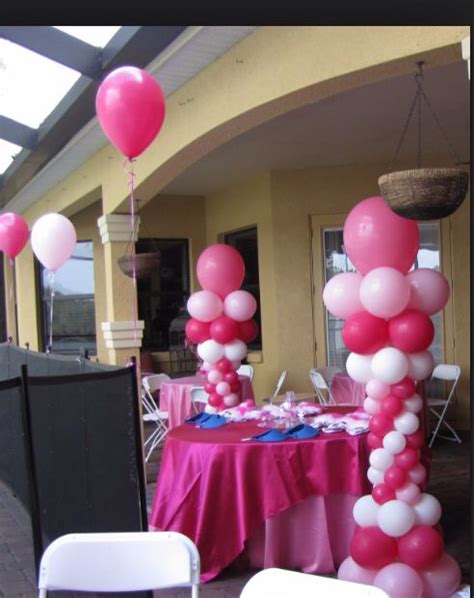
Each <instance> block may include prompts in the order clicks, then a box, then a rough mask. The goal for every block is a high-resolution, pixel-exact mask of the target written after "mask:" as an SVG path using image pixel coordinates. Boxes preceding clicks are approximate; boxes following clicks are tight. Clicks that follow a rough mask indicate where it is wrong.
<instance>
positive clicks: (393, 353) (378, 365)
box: [371, 347, 408, 384]
mask: <svg viewBox="0 0 474 598" xmlns="http://www.w3.org/2000/svg"><path fill="white" fill-rule="evenodd" d="M371 368H372V372H373V375H374V377H375V378H377V380H380V381H381V382H384V383H385V384H396V383H397V382H400V380H402V379H403V378H405V376H406V375H407V372H408V360H407V358H406V356H405V354H404V353H403V352H402V351H399V350H398V349H395V347H385V348H384V349H380V351H377V353H375V355H374V356H373V357H372V363H371Z"/></svg>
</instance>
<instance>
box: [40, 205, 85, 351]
mask: <svg viewBox="0 0 474 598" xmlns="http://www.w3.org/2000/svg"><path fill="white" fill-rule="evenodd" d="M76 240H77V235H76V229H75V228H74V225H73V224H72V222H71V221H70V220H69V219H68V218H66V216H63V215H62V214H57V213H55V212H52V213H49V214H44V215H43V216H41V217H40V218H38V220H37V221H36V222H35V223H34V224H33V228H32V229H31V247H32V249H33V252H34V254H35V255H36V257H37V258H38V260H39V261H40V262H41V264H42V265H43V266H44V267H45V268H46V269H47V270H49V272H48V277H49V284H50V294H51V305H50V318H49V346H50V347H52V344H53V300H54V274H55V272H56V271H57V270H58V269H59V268H60V267H61V266H63V265H64V264H65V262H66V261H67V260H68V259H69V258H70V257H71V255H72V253H73V251H74V248H75V246H76Z"/></svg>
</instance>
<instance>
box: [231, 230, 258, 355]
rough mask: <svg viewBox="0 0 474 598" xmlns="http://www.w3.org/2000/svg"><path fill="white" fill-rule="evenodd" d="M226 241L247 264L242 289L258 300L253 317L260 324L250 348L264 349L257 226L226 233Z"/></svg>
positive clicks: (249, 344)
mask: <svg viewBox="0 0 474 598" xmlns="http://www.w3.org/2000/svg"><path fill="white" fill-rule="evenodd" d="M224 243H227V244H228V245H232V247H235V249H237V251H238V252H239V253H240V255H241V256H242V259H243V260H244V264H245V277H244V281H243V282H242V285H241V287H240V288H241V289H243V290H244V291H248V292H249V293H251V294H252V295H253V296H254V297H255V299H256V301H257V310H256V312H255V315H254V317H253V319H254V320H255V321H256V322H257V324H258V335H257V337H256V338H255V339H254V340H253V341H252V342H251V343H248V348H249V349H250V350H253V351H260V350H261V349H262V330H261V328H262V324H261V312H260V280H259V276H258V238H257V227H253V228H246V229H244V230H240V231H236V232H232V233H226V234H225V235H224Z"/></svg>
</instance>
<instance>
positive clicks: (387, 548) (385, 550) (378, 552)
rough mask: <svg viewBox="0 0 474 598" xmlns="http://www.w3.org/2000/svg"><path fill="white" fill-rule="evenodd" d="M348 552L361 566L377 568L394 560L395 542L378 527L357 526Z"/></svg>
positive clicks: (395, 554) (395, 553) (395, 552)
mask: <svg viewBox="0 0 474 598" xmlns="http://www.w3.org/2000/svg"><path fill="white" fill-rule="evenodd" d="M349 554H350V556H351V557H352V558H353V559H354V561H355V562H356V563H357V564H358V565H360V566H361V567H367V568H369V569H372V568H373V569H379V568H380V567H384V566H385V565H388V563H392V562H393V561H394V560H395V558H396V556H397V542H396V540H395V539H394V538H392V537H391V536H388V535H387V534H385V533H384V532H383V531H382V530H381V529H380V528H378V527H375V526H368V527H359V528H357V529H356V531H355V532H354V535H353V536H352V539H351V541H350V545H349Z"/></svg>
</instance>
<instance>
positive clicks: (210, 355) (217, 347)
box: [197, 339, 224, 363]
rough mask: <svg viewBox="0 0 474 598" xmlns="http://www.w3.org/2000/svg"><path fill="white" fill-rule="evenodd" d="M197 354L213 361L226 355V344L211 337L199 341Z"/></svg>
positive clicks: (203, 358) (210, 361)
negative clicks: (201, 341)
mask: <svg viewBox="0 0 474 598" xmlns="http://www.w3.org/2000/svg"><path fill="white" fill-rule="evenodd" d="M197 354H198V355H199V357H200V358H201V359H202V360H203V361H208V362H209V363H213V362H214V361H218V360H219V359H221V358H222V357H224V345H221V344H220V343H216V341H213V340H212V339H209V340H207V341H204V342H203V343H199V345H198V346H197Z"/></svg>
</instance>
